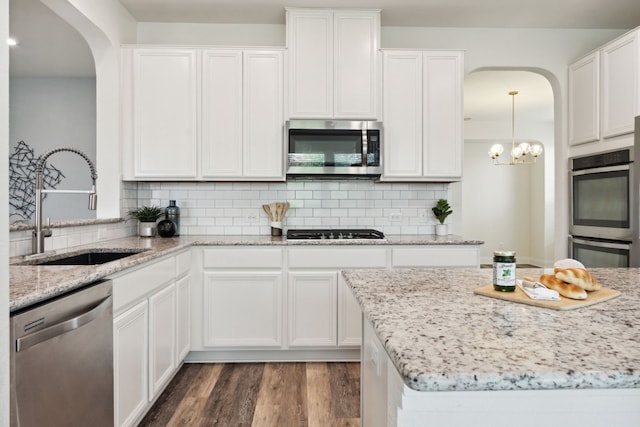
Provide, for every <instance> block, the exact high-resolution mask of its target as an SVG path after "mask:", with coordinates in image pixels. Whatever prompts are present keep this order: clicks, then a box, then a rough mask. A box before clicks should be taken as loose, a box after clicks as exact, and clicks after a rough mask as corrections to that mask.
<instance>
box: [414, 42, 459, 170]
mask: <svg viewBox="0 0 640 427" xmlns="http://www.w3.org/2000/svg"><path fill="white" fill-rule="evenodd" d="M463 70H464V69H463V57H462V53H461V52H446V51H443V52H425V53H424V62H423V76H424V77H423V86H422V88H423V99H422V102H423V110H422V114H423V121H422V137H423V159H422V175H423V176H424V177H428V178H454V179H455V178H460V177H461V176H462V143H463V140H462V124H463V120H462V111H463V110H462V99H463V96H462V91H463V75H462V73H463Z"/></svg>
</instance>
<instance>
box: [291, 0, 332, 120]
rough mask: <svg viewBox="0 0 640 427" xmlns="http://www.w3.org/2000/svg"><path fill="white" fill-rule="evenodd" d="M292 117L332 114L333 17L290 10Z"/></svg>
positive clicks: (320, 11)
mask: <svg viewBox="0 0 640 427" xmlns="http://www.w3.org/2000/svg"><path fill="white" fill-rule="evenodd" d="M287 48H288V50H289V106H288V108H289V117H291V118H331V117H332V114H333V111H332V109H333V101H332V99H333V97H332V90H333V13H332V12H331V11H330V10H310V11H304V10H287Z"/></svg>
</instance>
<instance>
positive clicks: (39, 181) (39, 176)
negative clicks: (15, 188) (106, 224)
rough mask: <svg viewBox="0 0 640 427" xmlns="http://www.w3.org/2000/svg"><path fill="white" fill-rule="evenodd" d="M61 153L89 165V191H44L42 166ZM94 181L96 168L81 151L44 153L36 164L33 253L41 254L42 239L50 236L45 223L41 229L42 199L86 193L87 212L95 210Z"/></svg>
mask: <svg viewBox="0 0 640 427" xmlns="http://www.w3.org/2000/svg"><path fill="white" fill-rule="evenodd" d="M61 151H68V152H70V153H75V154H77V155H78V156H80V157H82V158H83V159H85V160H86V162H87V163H88V164H89V169H91V180H92V184H91V190H45V189H44V165H45V163H46V161H47V159H48V158H49V157H50V156H51V155H53V154H56V153H59V152H61ZM96 179H98V174H97V172H96V168H95V166H94V165H93V162H92V161H91V159H89V157H88V156H87V155H86V154H84V153H83V152H82V151H80V150H77V149H75V148H68V147H60V148H54V149H53V150H50V151H48V152H46V153H45V154H44V155H43V156H42V157H41V158H40V160H38V163H37V164H36V229H35V230H34V231H33V239H32V246H33V253H34V254H41V253H43V252H44V239H45V237H50V236H51V229H49V228H48V227H49V223H48V221H47V228H43V227H42V198H43V197H44V195H45V194H47V193H69V194H77V193H87V194H89V210H92V211H94V210H96V206H97V204H98V195H97V194H96Z"/></svg>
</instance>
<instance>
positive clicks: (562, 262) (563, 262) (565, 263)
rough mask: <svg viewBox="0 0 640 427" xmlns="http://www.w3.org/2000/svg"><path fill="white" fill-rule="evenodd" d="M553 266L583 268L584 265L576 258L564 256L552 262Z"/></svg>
mask: <svg viewBox="0 0 640 427" xmlns="http://www.w3.org/2000/svg"><path fill="white" fill-rule="evenodd" d="M553 268H585V266H584V264H582V263H581V262H580V261H578V260H577V259H573V258H565V259H559V260H557V261H556V262H554V263H553Z"/></svg>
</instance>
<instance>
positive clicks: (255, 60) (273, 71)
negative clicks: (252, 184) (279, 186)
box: [242, 51, 284, 179]
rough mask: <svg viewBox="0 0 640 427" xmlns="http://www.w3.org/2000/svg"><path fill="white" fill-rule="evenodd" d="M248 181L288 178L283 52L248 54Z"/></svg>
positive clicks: (245, 93)
mask: <svg viewBox="0 0 640 427" xmlns="http://www.w3.org/2000/svg"><path fill="white" fill-rule="evenodd" d="M243 69H244V71H243V74H244V91H243V98H244V125H243V135H244V148H243V158H244V161H243V165H244V166H243V173H242V176H243V177H245V178H247V177H248V178H257V179H260V178H262V179H265V178H266V179H284V168H283V149H284V137H283V135H284V133H283V132H284V127H283V125H284V119H283V97H284V88H283V53H282V52H281V51H245V52H244V67H243Z"/></svg>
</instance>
